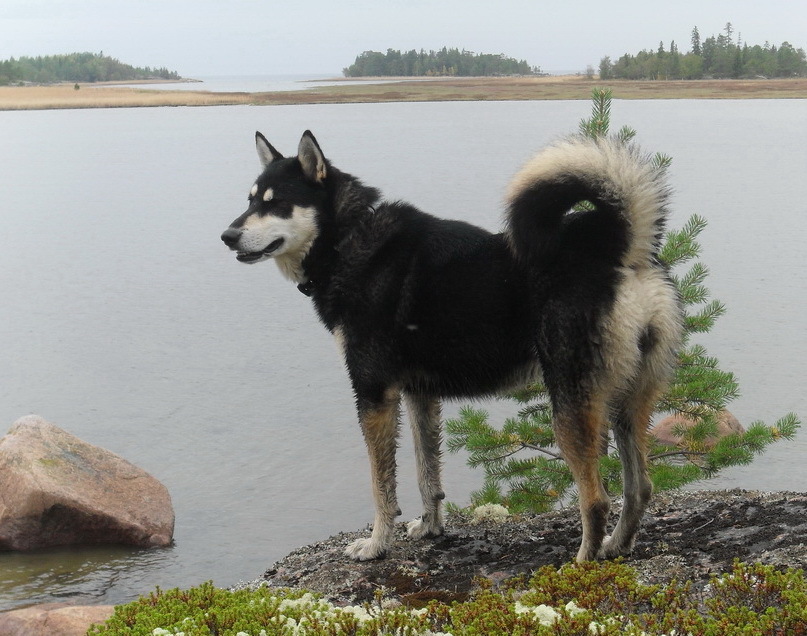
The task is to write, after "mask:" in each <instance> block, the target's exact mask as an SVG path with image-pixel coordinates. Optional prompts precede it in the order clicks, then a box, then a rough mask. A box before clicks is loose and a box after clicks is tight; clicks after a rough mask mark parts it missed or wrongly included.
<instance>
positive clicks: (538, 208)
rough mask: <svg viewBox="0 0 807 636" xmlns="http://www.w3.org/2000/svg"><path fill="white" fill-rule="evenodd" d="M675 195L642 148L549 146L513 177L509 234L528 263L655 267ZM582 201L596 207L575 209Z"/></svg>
mask: <svg viewBox="0 0 807 636" xmlns="http://www.w3.org/2000/svg"><path fill="white" fill-rule="evenodd" d="M668 196H669V189H668V187H667V185H666V183H665V179H664V171H663V170H662V169H659V168H658V167H656V166H655V165H653V163H652V161H651V160H650V158H649V157H647V156H645V155H643V154H642V153H641V152H640V151H639V150H638V148H637V147H636V146H633V145H631V144H626V143H624V142H622V141H619V140H617V139H607V138H600V139H597V140H592V139H587V138H583V137H574V138H571V139H567V140H565V141H562V142H559V143H556V144H554V145H552V146H550V147H548V148H546V149H545V150H543V151H542V152H541V153H539V154H538V155H537V156H535V157H534V158H533V159H531V160H530V161H528V162H527V163H526V165H525V166H524V167H523V168H522V169H521V170H520V171H519V172H518V173H517V174H516V175H515V177H513V180H512V181H511V183H510V187H509V190H508V194H507V203H508V212H507V229H506V233H507V236H508V240H509V241H510V245H511V248H512V249H513V251H514V252H515V254H516V256H517V257H519V258H521V259H524V260H526V261H527V262H539V263H547V262H552V261H553V260H557V259H564V260H565V259H567V258H585V259H586V260H589V261H590V260H597V261H600V262H606V263H609V264H613V265H614V266H619V265H621V266H625V267H648V266H650V265H651V264H652V263H654V262H655V256H656V254H657V252H658V248H659V244H660V241H661V238H662V234H663V231H664V221H665V216H666V202H667V198H668ZM581 201H588V202H589V203H591V204H593V209H589V210H583V211H578V212H570V210H571V209H572V206H574V205H575V204H577V203H580V202H581Z"/></svg>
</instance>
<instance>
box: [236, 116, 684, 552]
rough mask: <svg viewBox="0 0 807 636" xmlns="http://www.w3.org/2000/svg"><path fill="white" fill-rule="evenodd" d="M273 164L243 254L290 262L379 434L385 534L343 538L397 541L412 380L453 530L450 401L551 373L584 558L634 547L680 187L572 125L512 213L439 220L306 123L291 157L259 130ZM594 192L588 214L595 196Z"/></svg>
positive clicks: (666, 347)
mask: <svg viewBox="0 0 807 636" xmlns="http://www.w3.org/2000/svg"><path fill="white" fill-rule="evenodd" d="M257 146H258V155H259V157H260V159H261V162H262V165H263V172H262V173H261V175H260V176H259V177H258V179H257V181H255V183H254V185H253V186H252V189H251V190H250V194H249V207H248V208H247V210H246V212H244V214H242V215H241V216H239V217H238V218H237V219H236V220H235V221H234V222H233V223H232V225H231V226H230V227H229V228H228V229H227V230H225V232H224V233H223V234H222V240H223V241H224V242H225V243H226V244H227V246H228V247H230V248H231V249H232V250H234V251H236V253H237V256H236V257H237V259H238V260H239V261H241V262H244V263H257V262H259V261H263V260H267V259H270V258H271V259H274V260H275V262H276V263H277V264H278V266H279V267H280V270H281V271H282V273H283V274H284V275H285V276H286V277H288V278H290V279H291V280H292V281H293V282H295V283H297V284H298V287H299V288H300V289H301V290H302V291H303V292H304V293H306V294H308V295H310V296H311V298H312V300H313V303H314V307H315V308H316V311H317V313H318V314H319V317H320V319H321V320H322V322H323V323H324V324H325V326H326V327H327V328H328V330H329V331H331V332H332V333H333V334H334V335H335V336H336V337H337V339H338V340H339V342H340V344H341V347H342V351H343V353H344V359H345V364H346V366H347V370H348V373H349V374H350V379H351V382H352V385H353V389H354V392H355V398H356V404H357V407H358V414H359V421H360V423H361V428H362V431H363V433H364V438H365V441H366V443H367V448H368V451H369V456H370V466H371V471H372V486H373V495H374V498H375V507H376V512H375V523H374V525H373V530H372V535H371V536H370V537H369V538H366V539H359V540H358V541H356V542H354V543H353V544H351V545H350V546H349V547H348V548H347V554H348V555H349V556H351V557H352V558H354V559H360V560H363V559H374V558H378V557H383V556H384V555H385V553H386V551H387V549H388V548H389V547H390V544H391V540H392V532H393V522H394V519H395V517H396V516H397V515H398V514H400V511H399V509H398V503H397V499H396V493H395V487H396V483H395V450H396V441H397V435H398V428H399V414H400V413H399V411H400V402H401V396H403V397H404V398H405V401H406V405H407V407H408V409H409V416H410V420H411V425H412V432H413V434H414V439H415V449H416V457H417V467H418V478H419V485H420V493H421V496H422V499H423V514H422V516H421V517H420V518H418V519H415V520H414V521H412V522H410V523H409V525H408V533H409V536H410V537H412V538H414V539H420V538H423V537H433V536H437V535H439V534H441V533H442V532H443V520H442V499H443V498H444V494H443V490H442V486H441V482H440V453H441V451H440V444H441V425H440V402H439V401H440V400H441V399H444V398H449V399H450V398H470V397H476V396H488V395H493V394H496V393H499V392H502V391H505V390H507V389H512V388H515V387H519V386H522V385H524V384H526V383H527V382H530V381H534V380H536V379H539V378H543V381H544V383H545V384H546V386H547V388H548V390H549V393H550V396H551V401H552V407H553V412H554V429H555V434H556V438H557V444H558V446H559V448H560V450H561V453H562V455H563V458H564V460H565V461H566V462H567V463H568V465H569V467H570V468H571V470H572V474H573V475H574V479H575V482H576V484H577V487H578V490H579V500H580V511H581V514H582V521H583V540H582V545H581V546H580V550H579V552H578V554H577V558H578V560H587V559H594V558H598V557H604V558H609V557H613V556H617V555H621V554H626V553H628V552H630V550H631V548H632V546H633V541H634V538H635V536H636V532H637V531H638V529H639V525H640V520H641V517H642V514H643V512H644V509H645V507H646V505H647V502H648V499H649V498H650V495H651V490H652V487H651V484H650V481H649V479H648V477H647V470H646V431H647V427H648V423H649V419H650V415H651V413H652V411H653V408H654V405H655V402H656V400H657V399H658V397H659V395H660V393H661V392H662V391H663V390H664V388H665V386H666V383H667V381H668V378H669V376H670V374H671V371H672V369H673V366H674V363H675V359H676V350H677V348H678V345H679V340H680V333H681V310H680V306H679V302H678V298H677V294H676V291H675V289H674V287H673V285H672V284H671V283H670V281H669V279H668V277H667V273H666V271H665V269H664V268H663V267H662V266H661V265H660V264H659V262H658V260H657V250H658V247H659V241H660V238H661V234H662V230H663V225H664V216H665V205H666V200H667V187H666V185H665V184H664V180H663V175H662V173H661V171H659V170H657V169H656V168H655V167H653V166H652V165H651V163H650V162H649V160H648V159H647V158H646V157H644V156H643V155H641V154H640V153H639V151H638V150H637V149H636V148H635V147H632V146H629V145H625V144H624V143H621V142H619V141H616V140H606V139H602V140H598V141H591V140H585V139H582V138H572V139H568V140H565V141H562V142H559V143H557V144H555V145H553V146H550V147H549V148H547V149H546V150H544V151H543V152H541V153H540V154H538V155H537V156H536V157H535V158H534V159H532V160H531V161H530V162H528V163H527V165H526V166H525V167H524V168H523V169H522V170H521V171H520V172H519V173H518V174H517V175H516V176H515V178H514V179H513V182H512V184H511V185H510V189H509V193H508V197H507V213H506V227H505V231H504V232H503V233H501V234H491V233H489V232H487V231H485V230H483V229H480V228H478V227H475V226H473V225H470V224H468V223H464V222H461V221H448V220H443V219H439V218H436V217H434V216H431V215H429V214H426V213H424V212H421V211H420V210H418V209H416V208H415V207H413V206H411V205H408V204H406V203H401V202H394V203H393V202H380V201H379V198H380V195H379V192H378V191H377V190H376V189H374V188H371V187H368V186H365V185H363V184H362V183H361V181H359V179H357V178H355V177H353V176H351V175H349V174H347V173H345V172H341V171H340V170H338V169H337V168H335V167H334V166H333V165H332V164H331V163H330V162H329V161H328V160H327V159H326V158H325V156H324V154H323V152H322V150H321V149H320V146H319V144H318V143H317V141H316V140H315V139H314V136H313V135H312V134H311V133H310V132H308V131H306V132H305V133H304V134H303V136H302V139H301V141H300V144H299V148H298V153H297V156H294V157H288V158H286V157H283V156H282V155H281V154H280V153H279V152H278V151H277V150H275V148H273V147H272V145H271V144H270V143H269V142H268V141H267V140H266V139H265V138H264V137H263V135H261V134H260V133H258V134H257ZM580 201H588V202H590V203H591V204H593V205H592V206H589V207H590V208H591V209H590V210H587V211H572V207H573V206H574V205H575V204H576V203H578V202H580ZM609 424H610V425H611V426H612V428H613V432H614V437H615V439H616V443H617V446H618V449H619V455H620V457H621V459H622V462H623V476H624V506H623V510H622V514H621V516H620V518H619V521H618V523H617V525H616V528H615V529H614V531H613V533H612V535H611V537H610V538H606V536H605V535H606V521H607V514H608V508H609V500H608V497H607V494H606V492H605V490H604V489H603V486H602V481H601V479H600V475H599V472H598V456H599V453H600V447H601V438H602V436H603V435H605V434H607V430H608V426H609Z"/></svg>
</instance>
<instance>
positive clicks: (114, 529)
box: [0, 415, 174, 550]
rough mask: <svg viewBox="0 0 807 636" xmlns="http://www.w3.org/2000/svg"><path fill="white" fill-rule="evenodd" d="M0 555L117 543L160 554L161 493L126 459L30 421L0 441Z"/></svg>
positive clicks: (164, 494) (168, 523)
mask: <svg viewBox="0 0 807 636" xmlns="http://www.w3.org/2000/svg"><path fill="white" fill-rule="evenodd" d="M0 493H2V500H1V501H0V550H32V549H35V548H42V547H48V546H57V545H71V544H85V545H87V544H102V543H116V544H125V545H134V546H139V547H153V546H167V545H169V544H170V543H171V540H172V537H173V532H174V509H173V507H172V505H171V498H170V496H169V494H168V491H167V490H166V489H165V487H164V486H163V485H162V484H161V483H160V482H158V481H157V480H156V479H154V477H152V476H151V475H149V474H148V473H146V472H145V471H144V470H142V469H140V468H138V467H137V466H134V465H133V464H131V463H129V462H127V461H126V460H125V459H123V458H121V457H119V456H118V455H115V454H114V453H111V452H109V451H107V450H104V449H102V448H98V447H97V446H93V445H91V444H88V443H86V442H83V441H82V440H80V439H78V438H77V437H75V436H73V435H70V434H69V433H67V432H65V431H63V430H62V429H60V428H58V427H56V426H54V425H53V424H50V423H49V422H46V421H45V420H44V419H42V418H41V417H39V416H35V415H31V416H27V417H23V418H21V419H19V420H18V421H17V422H15V423H14V425H13V426H12V427H11V429H10V430H9V432H8V434H7V435H6V436H5V437H3V438H2V439H0Z"/></svg>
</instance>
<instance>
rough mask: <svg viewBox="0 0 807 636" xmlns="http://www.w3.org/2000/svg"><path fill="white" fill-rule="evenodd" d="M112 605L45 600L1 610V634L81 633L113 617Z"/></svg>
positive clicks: (56, 635)
mask: <svg viewBox="0 0 807 636" xmlns="http://www.w3.org/2000/svg"><path fill="white" fill-rule="evenodd" d="M114 610H115V607H114V606H113V605H69V604H67V603H46V604H44V605H34V606H32V607H26V608H23V609H17V610H11V611H9V612H0V634H3V636H40V635H41V636H45V635H46V634H47V636H84V634H86V633H87V630H88V629H89V628H90V625H93V624H95V623H103V622H104V621H105V620H106V619H108V618H109V617H110V616H112V612H113V611H114Z"/></svg>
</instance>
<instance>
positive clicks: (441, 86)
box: [0, 76, 807, 110]
mask: <svg viewBox="0 0 807 636" xmlns="http://www.w3.org/2000/svg"><path fill="white" fill-rule="evenodd" d="M201 86H203V85H200V87H201ZM600 86H603V87H609V88H611V89H612V91H613V95H614V98H615V99H751V98H756V99H760V98H764V99H784V98H794V99H807V78H795V79H787V80H764V79H755V80H694V81H693V80H690V81H624V80H620V81H610V82H599V81H597V80H588V79H586V78H583V77H576V76H568V77H471V78H430V79H414V78H408V79H403V80H401V81H397V82H394V83H384V84H373V83H372V80H368V81H367V82H366V83H365V82H362V83H358V84H353V83H351V84H339V85H336V86H326V87H316V88H310V89H308V90H304V91H288V92H276V93H211V92H207V91H203V90H200V91H169V90H159V91H158V90H148V89H147V88H130V87H121V86H106V85H82V87H81V89H80V90H75V89H74V88H73V85H72V84H65V85H57V86H24V87H0V110H35V109H49V108H129V107H142V106H220V105H232V104H335V103H360V102H363V103H374V102H423V101H512V100H545V99H589V98H590V96H591V90H592V88H594V87H600Z"/></svg>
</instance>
